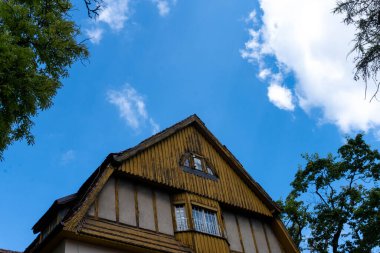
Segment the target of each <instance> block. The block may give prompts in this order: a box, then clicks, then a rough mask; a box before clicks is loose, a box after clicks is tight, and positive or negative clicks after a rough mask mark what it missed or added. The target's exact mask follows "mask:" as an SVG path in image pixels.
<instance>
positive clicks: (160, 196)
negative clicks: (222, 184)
mask: <svg viewBox="0 0 380 253" xmlns="http://www.w3.org/2000/svg"><path fill="white" fill-rule="evenodd" d="M155 194H156V209H157V219H158V231H159V232H161V233H164V234H169V235H173V234H174V231H173V218H172V212H171V204H170V198H169V194H167V193H165V192H162V191H156V192H155Z"/></svg>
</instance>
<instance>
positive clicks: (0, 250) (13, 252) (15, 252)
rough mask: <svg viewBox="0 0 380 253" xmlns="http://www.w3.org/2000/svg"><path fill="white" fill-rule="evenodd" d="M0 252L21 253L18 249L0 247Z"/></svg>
mask: <svg viewBox="0 0 380 253" xmlns="http://www.w3.org/2000/svg"><path fill="white" fill-rule="evenodd" d="M0 253H21V252H20V251H13V250H6V249H0Z"/></svg>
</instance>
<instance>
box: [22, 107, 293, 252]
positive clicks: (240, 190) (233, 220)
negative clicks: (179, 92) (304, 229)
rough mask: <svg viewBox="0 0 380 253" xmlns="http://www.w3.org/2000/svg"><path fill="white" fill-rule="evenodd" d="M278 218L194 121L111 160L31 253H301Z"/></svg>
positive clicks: (50, 215)
mask: <svg viewBox="0 0 380 253" xmlns="http://www.w3.org/2000/svg"><path fill="white" fill-rule="evenodd" d="M280 212H281V210H280V208H279V207H278V206H277V205H276V203H275V202H273V200H272V199H271V198H270V197H269V196H268V194H267V193H266V192H265V191H264V190H263V189H262V188H261V186H260V185H259V184H258V183H256V182H255V181H254V180H253V179H252V178H251V176H250V175H249V174H248V173H247V172H246V171H245V169H244V168H243V167H242V165H241V164H240V163H239V162H238V160H237V159H236V158H235V157H234V156H233V155H232V154H231V152H230V151H229V150H228V149H227V148H226V147H225V146H223V145H222V144H221V143H220V142H219V141H218V140H217V139H216V138H215V136H214V135H213V134H212V133H211V132H210V131H209V130H208V129H207V128H206V126H205V125H204V123H203V122H202V121H201V120H200V119H199V118H198V117H197V116H196V115H193V116H190V117H189V118H187V119H185V120H183V121H181V122H179V123H177V124H175V125H174V126H172V127H170V128H167V129H166V130H164V131H162V132H160V133H158V134H156V135H154V136H152V137H150V138H148V139H147V140H145V141H143V142H141V143H140V144H139V145H137V146H135V147H133V148H130V149H127V150H125V151H123V152H120V153H112V154H110V155H108V156H107V158H106V159H105V160H104V162H103V163H102V164H101V165H100V166H99V167H98V168H97V169H96V170H95V171H94V173H93V174H92V175H91V176H90V177H89V178H88V179H87V180H86V182H84V184H83V185H82V186H81V187H80V189H79V190H78V192H77V193H75V194H73V195H70V196H67V197H64V198H61V199H58V200H56V201H55V202H54V203H53V205H52V206H51V207H50V208H49V210H48V211H47V212H46V213H45V214H44V215H43V216H42V217H41V218H40V220H39V221H38V222H37V223H36V224H35V225H34V227H33V231H34V233H36V234H37V237H36V239H35V240H34V241H33V242H32V243H31V244H30V245H29V247H28V248H27V249H26V250H25V252H30V253H32V252H54V253H98V252H99V253H122V252H128V253H129V252H131V253H138V252H144V253H158V252H162V253H163V252H168V253H169V252H170V253H185V252H189V253H190V252H193V253H210V252H215V253H230V252H234V253H238V252H239V253H295V252H298V249H297V248H296V247H295V245H294V243H293V242H292V240H291V238H290V236H289V235H288V233H287V231H286V229H285V228H284V226H283V224H282V222H281V221H280V219H279V215H280Z"/></svg>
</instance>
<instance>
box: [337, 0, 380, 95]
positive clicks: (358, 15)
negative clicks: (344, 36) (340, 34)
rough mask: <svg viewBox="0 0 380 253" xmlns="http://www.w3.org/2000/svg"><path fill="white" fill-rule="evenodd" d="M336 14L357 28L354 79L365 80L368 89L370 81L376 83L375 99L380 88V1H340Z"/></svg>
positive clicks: (354, 48)
mask: <svg viewBox="0 0 380 253" xmlns="http://www.w3.org/2000/svg"><path fill="white" fill-rule="evenodd" d="M334 13H341V14H344V15H345V17H344V19H343V21H344V23H345V24H347V25H353V26H354V27H355V28H356V34H355V37H354V42H355V43H354V47H353V48H352V51H351V53H352V52H355V53H356V56H355V58H354V62H355V70H356V71H355V75H354V79H355V80H359V79H360V78H361V79H363V80H364V81H365V83H366V87H367V80H368V79H372V80H373V81H374V82H375V84H376V91H375V93H374V94H373V96H372V99H373V98H375V97H376V95H377V94H378V92H379V88H380V83H379V81H378V79H377V77H378V73H379V70H380V1H379V0H344V1H338V2H337V6H336V8H335V9H334ZM372 99H371V100H372Z"/></svg>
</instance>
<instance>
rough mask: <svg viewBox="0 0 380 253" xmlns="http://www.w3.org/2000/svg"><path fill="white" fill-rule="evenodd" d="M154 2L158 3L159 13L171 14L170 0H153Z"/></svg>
mask: <svg viewBox="0 0 380 253" xmlns="http://www.w3.org/2000/svg"><path fill="white" fill-rule="evenodd" d="M153 3H155V4H156V6H157V9H158V13H159V14H160V16H162V17H164V16H166V15H168V14H169V12H170V7H169V2H168V1H166V0H153Z"/></svg>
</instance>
